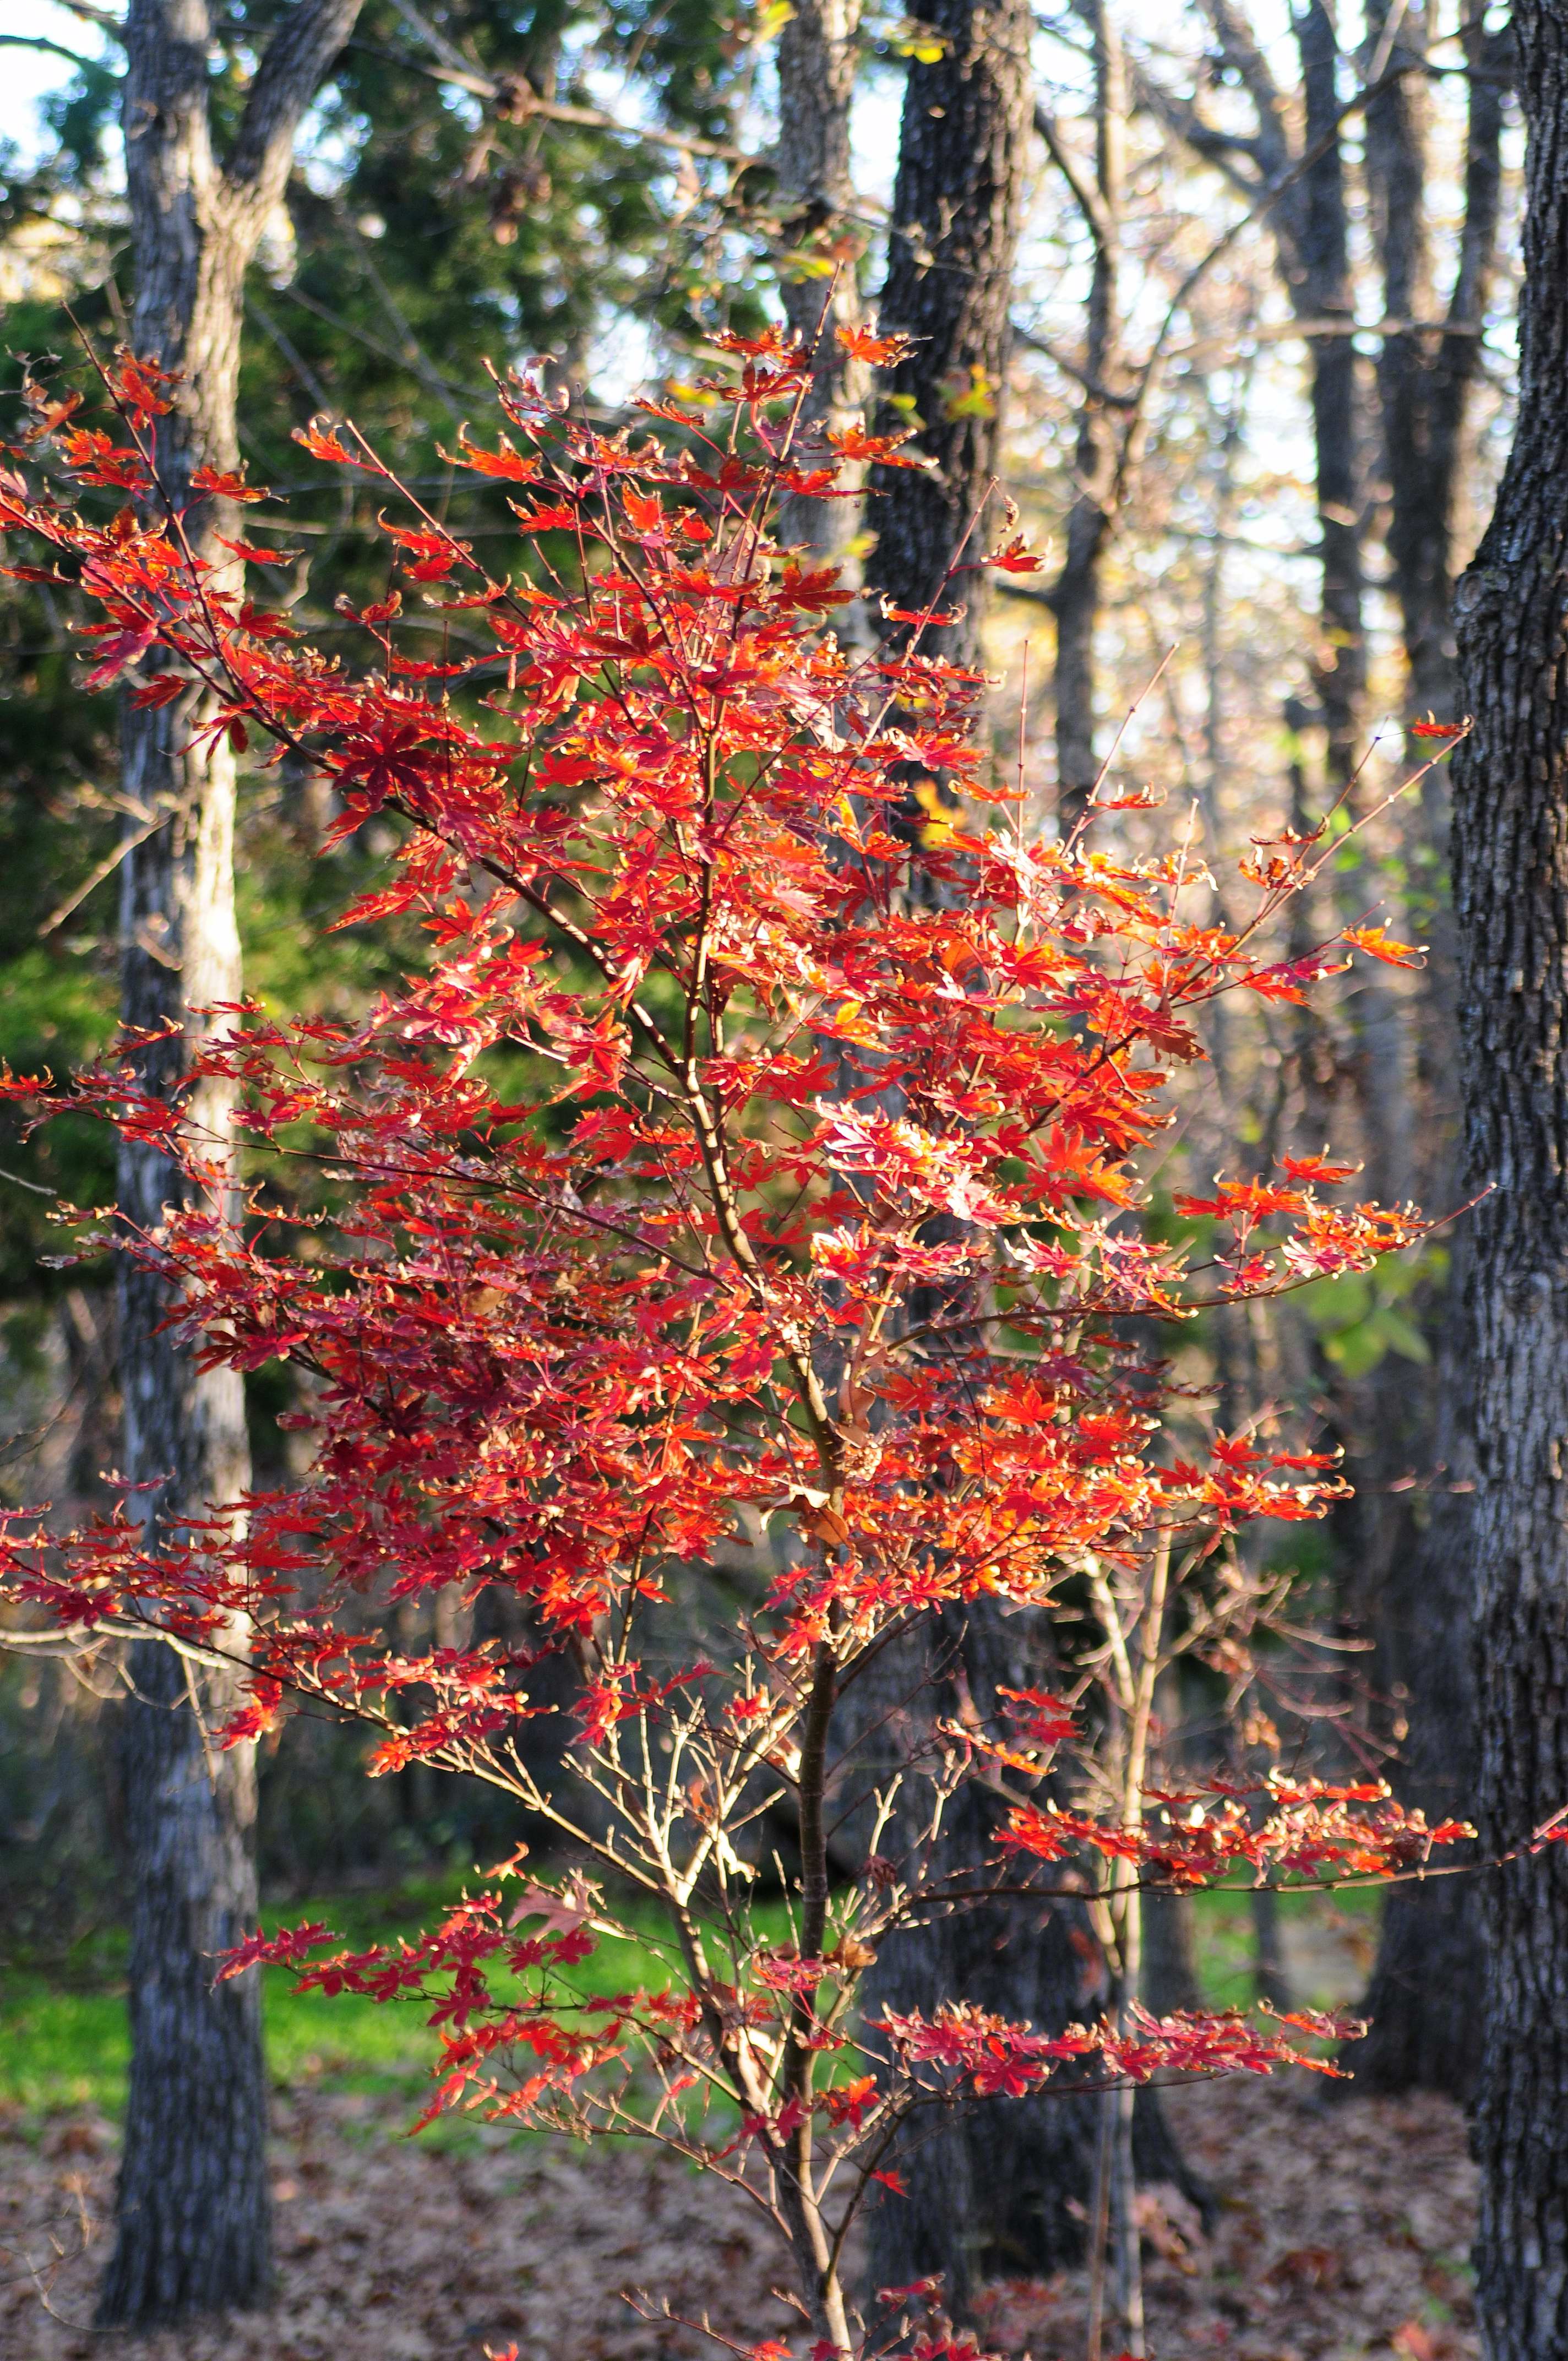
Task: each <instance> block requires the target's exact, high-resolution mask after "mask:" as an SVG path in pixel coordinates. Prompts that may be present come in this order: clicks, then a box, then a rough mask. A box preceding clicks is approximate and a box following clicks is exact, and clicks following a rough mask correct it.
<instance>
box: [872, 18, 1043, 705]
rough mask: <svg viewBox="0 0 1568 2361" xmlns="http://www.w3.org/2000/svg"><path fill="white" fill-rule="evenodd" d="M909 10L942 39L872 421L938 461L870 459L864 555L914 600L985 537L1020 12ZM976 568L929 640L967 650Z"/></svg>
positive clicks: (1016, 166)
mask: <svg viewBox="0 0 1568 2361" xmlns="http://www.w3.org/2000/svg"><path fill="white" fill-rule="evenodd" d="M920 22H921V26H922V29H925V28H926V27H929V29H930V31H931V33H932V34H933V35H934V36H937V37H938V38H940V40H941V43H942V49H941V54H940V56H939V57H938V58H934V59H932V58H923V57H922V58H916V59H914V60H912V61H911V63H910V67H909V79H908V82H907V85H906V87H905V98H904V119H903V126H902V129H901V133H900V139H899V151H898V177H897V180H896V181H895V183H894V198H893V219H892V224H891V226H890V229H889V235H888V263H887V280H886V284H885V285H884V287H883V296H882V309H881V317H880V322H879V324H880V326H881V328H882V330H883V333H885V334H889V335H893V334H900V335H907V336H912V337H915V338H916V339H917V341H916V346H915V348H914V350H913V351H912V352H911V354H910V355H909V356H908V357H907V358H906V359H905V360H902V361H900V362H899V363H898V364H897V366H896V367H895V368H893V369H891V370H889V371H888V372H887V373H886V374H885V376H884V377H883V382H882V417H881V420H880V431H882V432H884V433H885V432H890V431H894V430H895V429H897V428H898V427H899V426H901V425H902V426H912V427H916V428H917V430H918V431H917V433H916V439H915V442H914V444H913V445H912V446H911V447H912V448H913V449H915V450H918V451H921V452H924V453H926V454H927V456H929V457H931V458H933V459H935V461H936V462H937V466H936V468H935V470H934V471H933V472H932V473H931V474H929V475H927V474H917V473H916V472H914V471H913V470H910V469H899V468H891V467H873V468H872V478H871V488H872V501H871V511H870V517H869V523H870V527H871V530H872V533H874V534H875V535H876V547H875V550H874V552H873V554H872V557H871V558H870V560H869V561H868V566H867V571H868V574H869V576H870V577H871V580H872V583H873V585H874V586H875V587H876V588H878V589H879V590H882V591H883V592H884V593H886V594H887V595H888V596H890V597H891V598H892V599H893V600H894V603H895V604H896V605H898V606H900V607H903V608H905V609H911V610H914V611H917V612H918V611H922V610H923V609H925V608H926V607H927V605H928V604H929V603H931V602H932V601H934V600H937V599H938V595H939V593H940V592H941V587H942V580H943V577H944V575H945V574H946V572H947V569H948V566H950V565H952V563H953V562H954V560H955V559H956V558H957V557H958V556H959V554H960V551H961V552H962V553H963V555H965V556H966V558H974V557H976V556H978V555H980V554H981V552H982V551H983V548H984V541H983V537H982V534H981V533H980V532H978V531H977V530H976V527H977V524H978V522H979V520H980V512H981V510H982V509H983V508H984V506H985V503H986V500H987V495H988V492H989V490H990V487H991V484H992V477H993V475H994V472H995V468H996V460H997V452H998V447H999V441H1000V429H1001V416H1002V406H1003V396H1004V391H1005V386H1004V379H1005V373H1006V368H1007V357H1008V351H1009V347H1010V345H1011V341H1012V330H1011V327H1010V324H1009V319H1008V306H1009V304H1010V302H1011V300H1012V294H1013V267H1014V260H1015V258H1016V255H1017V250H1018V232H1019V225H1020V223H1021V221H1022V217H1023V200H1024V166H1025V154H1026V148H1027V140H1028V133H1029V121H1030V95H1029V39H1030V32H1031V26H1032V18H1031V16H1030V12H1029V10H1028V9H1027V8H1026V7H1025V6H1023V5H1020V0H999V4H998V5H995V6H993V7H987V6H983V5H979V0H933V5H931V6H930V7H929V8H928V9H927V11H926V12H925V13H924V14H923V15H922V16H921V20H920ZM931 46H932V47H933V48H934V47H935V46H936V44H935V40H933V42H932V44H931ZM971 536H972V541H971ZM984 579H985V577H984V576H983V575H982V574H970V575H967V576H965V577H964V578H963V581H962V583H961V584H960V585H956V586H955V587H954V589H953V593H952V598H951V601H948V600H943V601H942V603H943V604H945V605H946V604H949V603H952V604H957V603H959V602H960V601H961V603H963V604H964V606H965V609H966V612H965V614H964V616H963V618H962V620H960V621H959V622H957V623H954V624H952V625H949V626H947V627H945V628H943V629H938V630H934V631H927V632H926V633H925V635H924V637H923V638H922V640H921V642H920V644H921V647H922V649H923V650H924V651H925V652H927V653H930V654H933V655H944V656H947V657H948V658H950V659H952V660H953V661H956V662H959V663H964V664H968V663H972V662H974V661H976V660H977V659H978V656H979V652H980V616H981V585H982V584H983V582H984Z"/></svg>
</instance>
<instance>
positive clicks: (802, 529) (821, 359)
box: [776, 0, 871, 625]
mask: <svg viewBox="0 0 1568 2361" xmlns="http://www.w3.org/2000/svg"><path fill="white" fill-rule="evenodd" d="M860 21H861V6H860V0H800V5H798V6H797V7H795V9H794V10H793V12H792V14H791V16H790V17H789V20H788V22H787V23H786V24H785V26H784V29H783V31H782V32H781V33H780V35H779V47H778V77H779V137H778V147H777V149H776V156H777V178H778V192H779V206H780V213H781V216H782V220H783V227H784V251H783V253H782V255H781V257H780V262H779V292H780V296H781V298H782V300H783V303H784V313H785V316H786V317H787V319H788V321H789V324H790V325H791V327H792V328H793V329H794V330H795V334H796V335H797V336H800V337H801V338H803V339H804V340H805V342H806V343H807V344H808V345H810V346H811V347H812V350H813V354H814V357H815V364H816V365H815V368H814V372H813V378H812V386H811V390H810V393H809V394H808V395H807V397H806V403H805V406H804V408H803V411H802V425H803V427H804V428H806V430H810V429H811V428H813V427H816V428H819V429H820V428H842V427H846V426H848V425H850V424H851V423H853V422H854V421H855V420H856V419H858V418H859V417H860V416H861V413H862V412H863V411H864V409H865V405H866V401H867V399H868V397H869V395H870V391H871V378H870V372H869V370H868V369H867V368H866V366H865V364H864V363H863V362H861V361H857V360H854V359H852V358H851V357H850V355H849V354H847V353H846V352H845V351H844V350H843V348H842V346H840V345H839V342H838V339H837V336H836V334H835V331H836V330H837V329H839V328H840V327H853V326H855V325H857V324H859V322H860V320H861V316H862V312H863V306H862V304H861V292H860V283H859V280H858V278H857V275H856V264H857V261H858V258H859V247H860V243H861V241H860V240H859V238H858V237H857V236H856V234H855V225H854V220H853V215H854V212H855V189H854V181H853V178H852V176H851V173H850V111H851V107H852V104H853V101H854V94H855V71H856V66H857V63H858V50H857V40H858V36H859V32H860ZM863 527H864V516H863V513H862V509H861V502H860V501H859V500H842V499H840V500H806V499H802V498H801V497H800V496H799V495H798V494H795V493H791V494H790V495H789V496H788V497H787V498H786V500H784V538H785V540H786V541H789V542H792V543H799V544H804V545H805V546H806V548H808V549H809V550H810V551H811V553H812V555H813V559H814V561H815V562H816V563H817V564H818V565H829V566H838V567H839V570H840V572H841V573H843V575H844V577H845V579H846V582H847V583H848V585H849V586H850V588H859V585H860V574H861V567H860V556H859V543H860V536H861V532H862V530H863ZM850 621H851V625H853V623H855V622H856V621H858V619H850Z"/></svg>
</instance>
